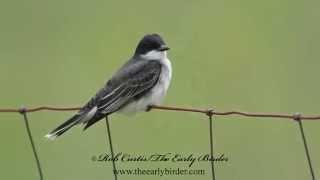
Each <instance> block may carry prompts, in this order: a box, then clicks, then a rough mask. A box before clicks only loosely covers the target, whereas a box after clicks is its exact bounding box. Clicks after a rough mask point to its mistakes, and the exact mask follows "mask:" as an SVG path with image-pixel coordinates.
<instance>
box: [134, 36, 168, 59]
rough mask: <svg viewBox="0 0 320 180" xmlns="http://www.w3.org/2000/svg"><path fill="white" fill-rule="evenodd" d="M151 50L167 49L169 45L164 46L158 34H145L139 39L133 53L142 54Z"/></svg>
mask: <svg viewBox="0 0 320 180" xmlns="http://www.w3.org/2000/svg"><path fill="white" fill-rule="evenodd" d="M153 50H155V51H167V50H169V47H167V46H166V44H165V43H164V41H163V39H162V38H161V36H160V35H158V34H147V35H145V36H144V37H143V38H142V39H141V40H140V42H139V44H138V46H137V48H136V51H135V55H143V54H146V53H148V52H150V51H153Z"/></svg>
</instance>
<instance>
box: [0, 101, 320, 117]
mask: <svg viewBox="0 0 320 180" xmlns="http://www.w3.org/2000/svg"><path fill="white" fill-rule="evenodd" d="M150 108H151V109H158V110H167V111H184V112H195V113H202V114H206V115H218V116H228V115H240V116H245V117H267V118H281V119H297V114H292V115H290V114H276V113H250V112H242V111H224V112H218V111H213V110H212V109H196V108H182V107H175V106H155V105H153V106H150ZM80 109H81V107H52V106H40V107H35V108H18V109H15V108H5V109H1V108H0V113H14V112H21V111H22V110H23V111H25V112H29V113H30V112H37V111H76V110H80ZM299 118H300V120H320V115H315V116H302V115H299Z"/></svg>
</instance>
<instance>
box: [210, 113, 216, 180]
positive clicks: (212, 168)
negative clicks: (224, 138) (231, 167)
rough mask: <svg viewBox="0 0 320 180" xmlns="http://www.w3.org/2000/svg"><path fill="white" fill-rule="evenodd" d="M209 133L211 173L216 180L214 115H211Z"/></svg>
mask: <svg viewBox="0 0 320 180" xmlns="http://www.w3.org/2000/svg"><path fill="white" fill-rule="evenodd" d="M209 132H210V156H211V157H210V159H211V160H210V162H211V172H212V180H215V179H216V176H215V172H214V161H213V160H214V159H213V158H214V157H213V132H212V114H211V115H209Z"/></svg>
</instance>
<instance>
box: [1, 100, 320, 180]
mask: <svg viewBox="0 0 320 180" xmlns="http://www.w3.org/2000/svg"><path fill="white" fill-rule="evenodd" d="M151 109H153V110H164V111H177V112H194V113H201V114H204V115H206V116H207V117H208V120H209V125H208V126H209V133H208V135H209V140H210V142H209V145H210V156H211V158H212V159H213V158H214V157H213V153H214V147H213V141H214V138H213V129H212V128H213V117H214V116H230V115H237V116H245V117H261V118H278V119H284V120H293V121H294V122H296V123H297V125H298V131H300V135H301V139H302V145H303V147H304V150H305V157H306V161H307V162H308V168H309V171H310V179H311V180H315V174H314V170H313V166H312V162H311V159H312V158H311V155H310V152H309V148H308V143H307V139H306V136H305V130H304V128H303V121H305V120H320V116H319V115H317V116H305V115H302V114H300V113H295V114H291V115H290V114H276V113H250V112H242V111H224V112H218V111H214V110H213V109H196V108H181V107H174V106H151ZM76 110H80V107H52V106H40V107H35V108H25V107H23V108H3V109H1V108H0V113H20V114H21V115H22V117H23V119H24V122H25V127H26V131H27V134H28V138H29V141H30V144H31V148H32V151H33V156H34V159H35V163H36V165H37V169H38V174H39V179H40V180H43V179H44V175H43V171H42V168H41V163H40V159H39V156H38V153H37V150H36V145H35V143H34V141H33V138H32V132H31V128H30V125H29V119H28V116H27V114H28V113H32V112H38V111H76ZM106 131H107V141H108V143H109V144H108V145H109V148H110V153H111V156H112V159H113V157H114V151H113V143H112V138H111V128H110V124H109V120H108V118H106ZM210 166H211V172H212V173H211V179H212V180H215V179H216V175H215V170H214V162H213V161H210ZM112 167H113V174H114V179H115V180H117V179H118V176H117V173H115V172H116V164H115V161H114V160H113V161H112Z"/></svg>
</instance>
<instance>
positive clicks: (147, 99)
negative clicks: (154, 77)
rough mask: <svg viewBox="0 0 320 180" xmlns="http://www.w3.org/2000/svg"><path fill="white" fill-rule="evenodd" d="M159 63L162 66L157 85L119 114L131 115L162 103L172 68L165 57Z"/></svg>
mask: <svg viewBox="0 0 320 180" xmlns="http://www.w3.org/2000/svg"><path fill="white" fill-rule="evenodd" d="M159 62H160V63H161V64H162V67H161V68H162V69H161V74H160V77H159V80H158V82H157V84H156V85H155V86H154V87H153V88H152V89H151V90H150V92H149V93H148V94H146V95H145V96H143V97H142V98H140V99H139V100H137V101H134V102H132V103H130V104H128V105H126V106H125V107H124V108H122V109H121V110H120V112H121V113H124V114H132V113H135V112H138V111H145V110H146V109H147V107H148V106H149V105H159V104H160V103H161V102H162V100H163V99H164V97H165V95H166V93H167V90H168V88H169V85H170V82H171V77H172V67H171V62H170V60H169V59H168V58H167V57H166V55H165V58H164V59H161V60H159Z"/></svg>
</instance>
